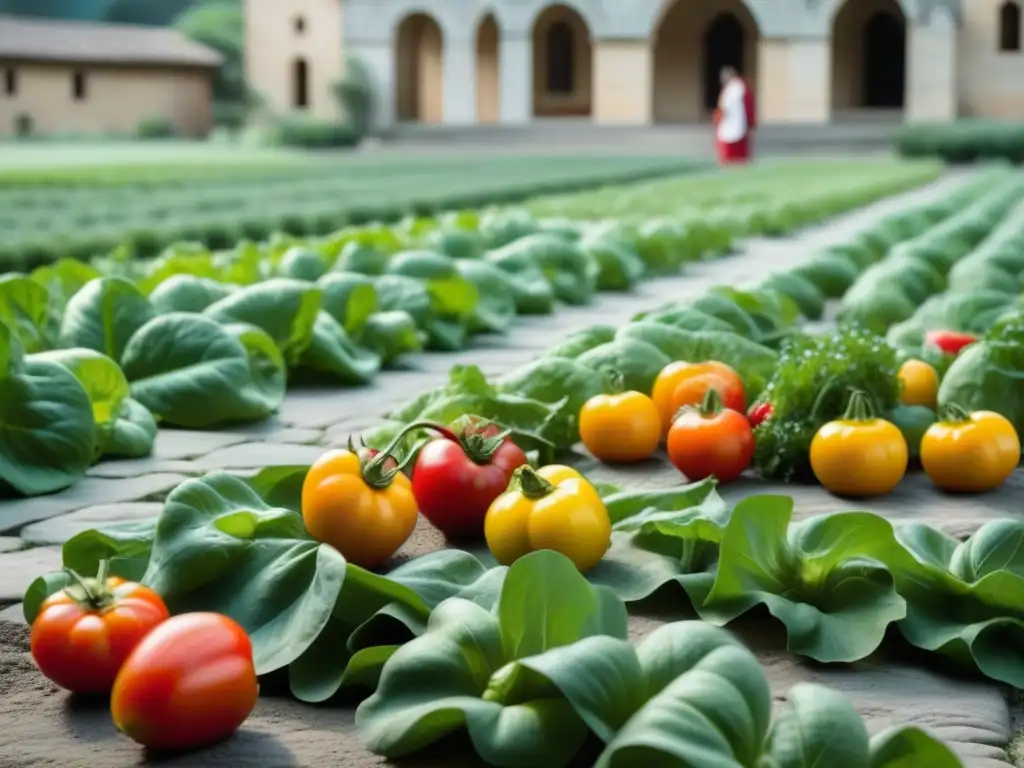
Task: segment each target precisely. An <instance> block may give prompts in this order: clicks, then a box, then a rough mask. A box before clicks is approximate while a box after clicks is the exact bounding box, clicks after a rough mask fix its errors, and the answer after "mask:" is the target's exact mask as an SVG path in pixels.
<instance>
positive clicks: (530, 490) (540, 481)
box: [509, 464, 555, 501]
mask: <svg viewBox="0 0 1024 768" xmlns="http://www.w3.org/2000/svg"><path fill="white" fill-rule="evenodd" d="M509 488H510V489H512V490H518V491H519V492H520V493H522V494H523V496H525V497H526V498H528V499H531V500H533V501H536V500H537V499H543V498H544V497H545V496H547V495H548V494H549V493H551V492H552V491H554V490H555V486H553V485H552V484H551V483H549V482H548V481H547V480H545V479H544V478H543V477H541V476H540V475H539V474H537V470H535V469H534V468H533V467H531V466H530V465H528V464H524V465H523V466H521V467H519V468H518V469H516V471H515V472H513V473H512V480H511V482H510V483H509Z"/></svg>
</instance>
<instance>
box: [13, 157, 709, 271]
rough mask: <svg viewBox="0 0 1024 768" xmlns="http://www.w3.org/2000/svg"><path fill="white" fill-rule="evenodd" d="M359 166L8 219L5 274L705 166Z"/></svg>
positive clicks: (580, 161)
mask: <svg viewBox="0 0 1024 768" xmlns="http://www.w3.org/2000/svg"><path fill="white" fill-rule="evenodd" d="M357 167H358V170H357V171H355V172H352V173H349V172H347V171H345V170H344V169H338V173H335V174H331V175H326V174H323V173H322V172H318V173H315V174H313V177H312V179H311V180H309V181H298V182H293V183H292V184H290V185H289V186H287V187H285V188H283V189H282V188H279V187H278V186H277V185H274V184H270V185H263V184H253V183H251V182H247V181H242V182H239V183H238V184H237V185H236V186H235V187H234V188H233V191H228V190H221V191H215V192H213V193H211V194H209V195H204V194H200V193H197V192H196V191H195V190H191V189H186V190H184V191H176V192H174V193H172V194H171V195H170V197H168V198H165V199H164V200H162V201H161V200H160V195H159V194H156V195H154V194H148V193H147V194H142V195H136V196H135V200H134V201H133V202H132V203H130V204H126V203H125V201H124V199H123V197H122V196H121V194H120V193H118V194H116V195H114V196H113V198H111V199H109V200H106V199H105V195H104V193H102V192H99V193H96V194H93V195H90V196H89V197H88V198H87V199H86V200H84V201H80V202H81V204H80V206H78V207H76V208H75V209H74V210H64V211H63V212H61V215H59V216H56V217H55V216H54V213H53V211H51V210H46V211H44V212H42V214H37V215H35V216H32V215H26V214H25V213H24V212H19V213H18V214H17V215H16V216H13V217H8V219H9V220H8V221H7V223H6V226H5V230H6V236H5V240H4V244H3V245H2V246H0V268H5V269H18V270H27V269H33V268H35V267H37V266H40V265H43V264H50V263H53V262H54V261H56V260H57V259H59V258H62V257H67V258H74V259H80V260H89V259H90V258H93V257H95V256H100V255H103V254H106V253H109V252H110V251H112V250H114V249H115V248H118V247H122V248H124V249H126V250H127V252H128V253H129V254H130V255H131V256H133V257H136V258H149V257H152V256H155V255H157V254H158V253H159V252H160V251H162V250H163V249H165V248H167V247H169V246H171V245H174V244H175V243H180V242H182V241H190V242H197V243H200V244H203V245H205V246H207V247H209V248H214V249H219V248H229V247H231V246H232V245H234V244H235V243H236V242H237V241H239V240H241V239H243V238H251V239H254V240H262V239H265V238H266V237H268V236H269V235H270V234H272V233H274V232H285V233H288V234H293V235H325V234H328V233H331V232H334V231H336V230H338V229H340V228H342V227H344V226H347V225H350V224H361V223H367V222H373V221H389V222H393V221H397V220H399V219H401V218H402V217H403V216H405V215H407V214H410V213H418V214H424V215H429V214H434V213H436V212H438V211H444V210H451V209H457V208H463V207H469V208H477V207H481V206H485V205H491V204H498V203H510V202H516V201H519V200H522V199H525V198H529V197H533V196H536V195H541V194H548V193H554V192H569V191H573V190H579V189H589V188H592V187H594V186H600V185H604V184H619V183H625V182H629V181H635V180H639V179H646V178H652V177H657V176H664V175H674V174H678V173H681V172H685V171H690V170H693V169H694V168H696V165H695V164H694V163H693V162H691V161H682V160H678V159H677V160H666V159H652V158H640V157H627V158H614V157H612V158H609V157H602V158H600V159H599V160H598V159H595V158H579V157H562V158H516V159H515V162H511V161H510V160H509V159H507V158H506V159H502V158H495V159H492V160H491V161H478V162H477V163H476V164H473V165H472V166H467V167H459V168H453V167H450V166H446V165H443V164H442V165H440V166H426V167H423V168H420V167H418V164H416V165H413V166H410V167H408V168H405V169H404V170H398V171H393V172H383V171H376V172H375V171H374V170H373V168H372V166H362V167H359V166H357ZM0 211H3V209H2V208H0ZM3 216H4V214H3V213H0V217H3Z"/></svg>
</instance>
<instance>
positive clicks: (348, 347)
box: [298, 311, 381, 384]
mask: <svg viewBox="0 0 1024 768" xmlns="http://www.w3.org/2000/svg"><path fill="white" fill-rule="evenodd" d="M298 367H299V368H302V369H303V370H304V371H309V372H311V373H315V374H320V375H323V376H326V377H328V378H330V379H332V380H334V381H337V382H339V383H341V384H369V383H370V382H371V381H373V378H374V376H376V375H377V372H378V371H379V370H380V367H381V359H380V357H379V356H378V355H377V354H376V353H374V352H371V351H370V350H367V349H363V348H362V347H360V346H359V345H358V344H356V343H355V342H354V341H352V339H351V338H350V337H349V335H348V333H347V332H346V331H345V329H344V328H342V326H341V324H340V323H339V322H338V321H337V320H335V319H334V318H333V317H332V316H331V315H329V314H328V313H326V312H322V311H321V312H318V313H317V316H316V323H315V324H314V326H313V337H312V339H311V340H310V344H309V346H308V347H306V348H305V349H304V350H303V351H302V355H301V357H299V362H298Z"/></svg>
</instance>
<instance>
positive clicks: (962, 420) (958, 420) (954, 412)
mask: <svg viewBox="0 0 1024 768" xmlns="http://www.w3.org/2000/svg"><path fill="white" fill-rule="evenodd" d="M940 418H941V419H942V421H944V422H945V423H946V424H966V423H967V422H968V421H970V420H971V413H970V411H968V410H967V409H966V408H964V407H963V406H962V405H959V404H957V403H947V404H946V405H944V406H943V407H942V413H941V414H940Z"/></svg>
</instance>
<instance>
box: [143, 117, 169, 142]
mask: <svg viewBox="0 0 1024 768" xmlns="http://www.w3.org/2000/svg"><path fill="white" fill-rule="evenodd" d="M135 135H136V137H138V138H140V139H143V140H147V141H148V140H153V139H173V138H174V137H175V136H177V135H178V129H177V128H175V127H174V123H172V122H171V121H170V120H168V119H167V118H165V117H147V118H146V119H145V120H140V121H139V124H138V125H137V126H136V127H135Z"/></svg>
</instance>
